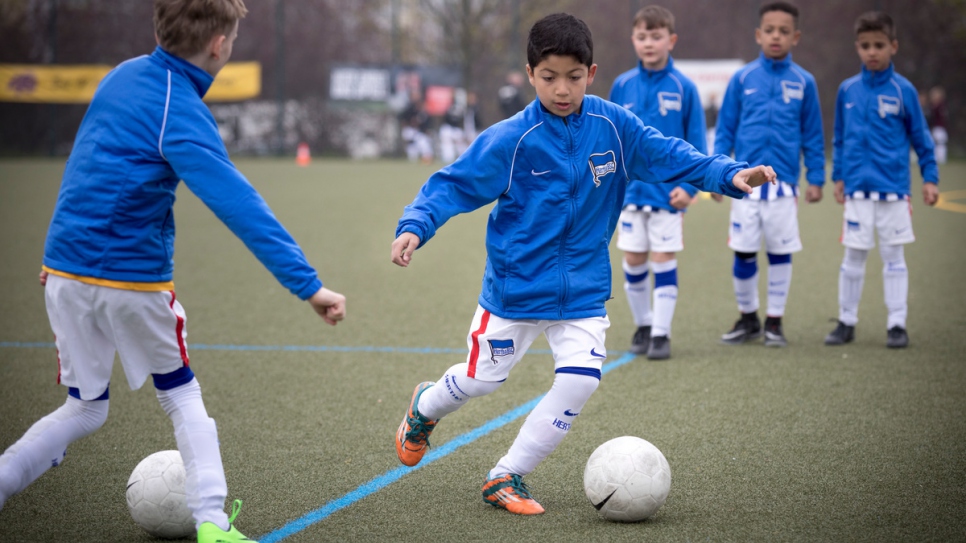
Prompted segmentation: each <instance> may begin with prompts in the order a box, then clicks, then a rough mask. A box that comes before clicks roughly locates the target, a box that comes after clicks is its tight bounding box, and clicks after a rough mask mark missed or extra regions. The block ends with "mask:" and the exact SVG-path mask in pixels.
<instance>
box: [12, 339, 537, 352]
mask: <svg viewBox="0 0 966 543" xmlns="http://www.w3.org/2000/svg"><path fill="white" fill-rule="evenodd" d="M0 348H21V349H54V348H55V345H54V344H53V342H50V343H47V342H33V343H30V342H21V341H0ZM188 350H189V351H288V352H304V351H308V352H336V353H360V352H361V353H406V354H466V348H462V349H449V348H434V347H379V346H375V345H359V346H342V345H219V344H216V345H208V344H205V343H191V344H189V345H188ZM527 352H528V353H533V354H552V352H551V351H550V349H530V350H528V351H527Z"/></svg>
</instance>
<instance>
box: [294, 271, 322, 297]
mask: <svg viewBox="0 0 966 543" xmlns="http://www.w3.org/2000/svg"><path fill="white" fill-rule="evenodd" d="M320 288H322V281H321V280H319V278H318V277H316V278H315V279H313V280H312V281H311V282H310V283H309V284H307V285H305V286H304V287H303V288H302V289H301V290H299V291H298V292H295V293H294V294H295V295H296V296H298V297H299V299H300V300H302V301H305V300H308V299H309V298H311V297H312V295H313V294H315V293H316V292H318V291H319V289H320Z"/></svg>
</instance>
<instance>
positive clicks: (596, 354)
mask: <svg viewBox="0 0 966 543" xmlns="http://www.w3.org/2000/svg"><path fill="white" fill-rule="evenodd" d="M590 356H596V357H598V358H607V355H606V354H600V353H598V352H597V351H595V350H594V349H591V350H590Z"/></svg>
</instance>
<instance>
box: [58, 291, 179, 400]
mask: <svg viewBox="0 0 966 543" xmlns="http://www.w3.org/2000/svg"><path fill="white" fill-rule="evenodd" d="M44 294H45V297H46V301H47V316H48V317H49V318H50V327H51V328H52V329H53V331H54V336H55V342H56V345H57V357H58V359H59V362H60V378H59V380H60V383H61V384H62V385H65V386H68V387H75V388H77V389H78V391H79V392H80V397H81V399H82V400H93V399H96V398H98V397H99V396H100V395H101V394H103V393H104V391H105V390H107V386H108V384H109V382H110V380H111V367H112V366H113V365H114V353H115V352H116V353H118V354H119V355H120V358H121V365H122V366H123V367H124V374H125V376H127V382H128V385H130V386H131V389H132V390H135V389H138V388H140V387H141V385H143V384H144V381H146V380H147V378H148V376H149V375H151V374H153V373H155V374H167V373H171V372H173V371H176V370H178V369H180V368H182V367H184V366H187V365H188V349H187V344H186V342H185V339H186V338H187V336H188V332H187V329H186V327H185V313H184V309H183V308H182V307H181V304H179V303H178V301H177V300H175V297H174V291H169V292H137V291H133V290H121V289H116V288H110V287H102V286H97V285H88V284H86V283H81V282H80V281H74V280H73V279H67V278H64V277H60V276H57V275H53V274H51V275H49V276H48V277H47V287H46V288H45V289H44Z"/></svg>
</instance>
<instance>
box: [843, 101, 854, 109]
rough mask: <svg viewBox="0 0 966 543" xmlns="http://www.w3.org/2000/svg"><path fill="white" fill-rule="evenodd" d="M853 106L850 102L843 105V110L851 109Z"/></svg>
mask: <svg viewBox="0 0 966 543" xmlns="http://www.w3.org/2000/svg"><path fill="white" fill-rule="evenodd" d="M854 106H855V104H853V103H852V102H846V103H845V109H852V107H854Z"/></svg>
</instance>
